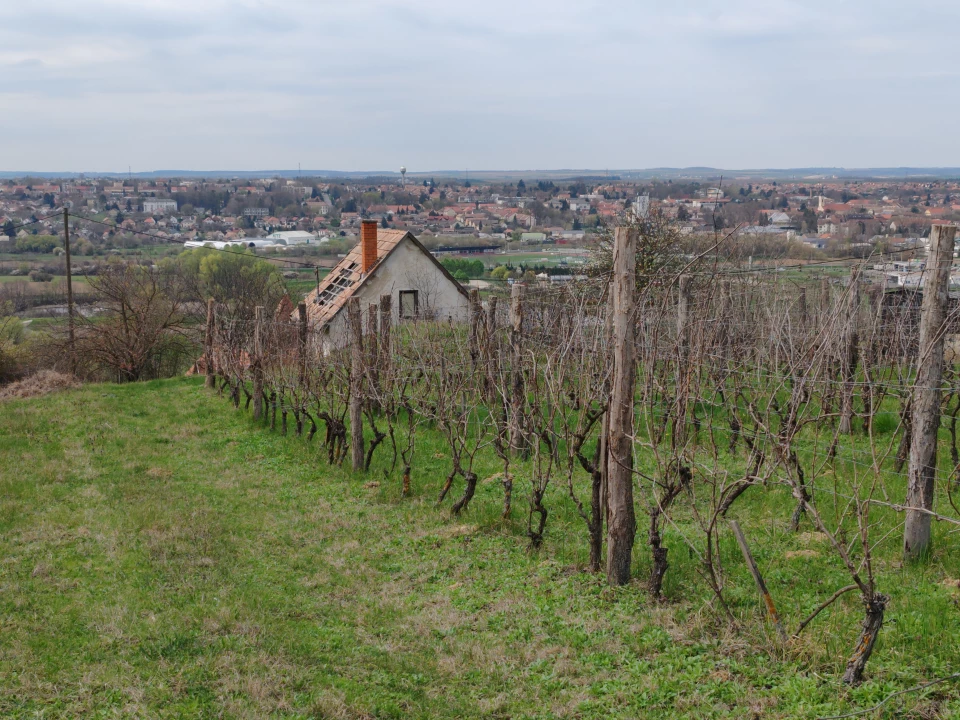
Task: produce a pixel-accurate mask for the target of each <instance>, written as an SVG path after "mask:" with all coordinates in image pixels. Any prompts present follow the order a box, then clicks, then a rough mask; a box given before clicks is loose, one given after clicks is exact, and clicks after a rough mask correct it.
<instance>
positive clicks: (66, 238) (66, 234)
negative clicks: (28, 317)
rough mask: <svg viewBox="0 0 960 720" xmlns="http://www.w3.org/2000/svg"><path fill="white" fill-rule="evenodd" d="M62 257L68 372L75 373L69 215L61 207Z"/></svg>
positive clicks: (75, 350)
mask: <svg viewBox="0 0 960 720" xmlns="http://www.w3.org/2000/svg"><path fill="white" fill-rule="evenodd" d="M63 256H64V258H65V259H66V261H67V337H68V338H69V343H70V372H71V373H73V374H76V372H77V348H76V337H75V324H74V318H73V275H72V273H71V269H70V213H69V212H68V210H67V206H66V205H64V206H63Z"/></svg>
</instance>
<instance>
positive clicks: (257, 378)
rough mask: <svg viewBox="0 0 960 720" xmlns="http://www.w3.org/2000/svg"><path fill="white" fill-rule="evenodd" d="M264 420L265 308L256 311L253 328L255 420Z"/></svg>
mask: <svg viewBox="0 0 960 720" xmlns="http://www.w3.org/2000/svg"><path fill="white" fill-rule="evenodd" d="M262 418H263V307H262V306H260V305H258V306H257V307H256V309H255V310H254V326H253V419H254V420H260V419H262Z"/></svg>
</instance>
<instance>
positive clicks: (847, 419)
mask: <svg viewBox="0 0 960 720" xmlns="http://www.w3.org/2000/svg"><path fill="white" fill-rule="evenodd" d="M951 257H952V255H951ZM859 301H860V266H859V265H855V266H853V267H852V268H850V288H849V294H848V295H847V317H846V324H845V325H844V330H843V349H842V350H841V352H842V353H843V354H842V355H841V357H840V372H841V374H842V376H843V390H842V392H843V394H842V396H841V398H840V427H839V428H838V430H839V432H840V433H842V434H843V435H849V434H850V430H851V426H852V422H853V381H854V377H855V375H856V372H857V309H858V307H859V305H860V302H859Z"/></svg>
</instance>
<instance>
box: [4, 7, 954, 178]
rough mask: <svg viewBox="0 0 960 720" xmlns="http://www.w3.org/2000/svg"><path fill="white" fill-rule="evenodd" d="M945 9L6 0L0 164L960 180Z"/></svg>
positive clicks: (950, 32)
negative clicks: (886, 172) (789, 171)
mask: <svg viewBox="0 0 960 720" xmlns="http://www.w3.org/2000/svg"><path fill="white" fill-rule="evenodd" d="M958 27H960V3H958V2H956V0H911V1H910V2H903V0H809V1H803V2H800V1H793V0H723V1H720V0H671V1H669V2H668V1H666V0H662V1H660V2H649V1H647V0H604V1H594V0H579V2H557V0H482V1H480V0H336V1H335V2H332V1H329V0H45V1H44V2H42V3H41V2H29V1H27V0H0V170H4V171H19V170H24V171H26V170H34V171H89V172H94V171H104V172H106V171H126V170H127V168H128V167H129V168H131V169H133V170H134V171H135V172H143V171H152V170H164V169H183V170H214V169H216V170H226V169H234V170H258V169H295V168H296V167H297V166H298V164H299V165H300V166H302V167H303V168H304V169H316V170H320V169H323V170H349V171H376V170H395V169H398V168H399V167H400V166H401V165H405V166H406V167H407V168H409V170H410V171H411V172H421V171H432V170H458V171H459V170H464V171H466V170H471V169H472V170H533V169H559V168H593V169H627V168H652V167H688V166H710V167H717V168H728V169H735V168H784V167H848V168H859V167H895V166H914V167H917V166H928V167H932V166H937V167H943V166H960V133H958V131H957V127H958V124H957V119H958V117H960V115H958V110H960V92H958V91H960V82H958V73H960V62H958V61H960V43H958V42H957V40H956V29H957V28H958Z"/></svg>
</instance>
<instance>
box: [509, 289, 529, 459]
mask: <svg viewBox="0 0 960 720" xmlns="http://www.w3.org/2000/svg"><path fill="white" fill-rule="evenodd" d="M510 349H511V353H512V357H513V382H512V392H511V397H510V409H511V411H510V428H509V430H510V446H511V447H512V448H513V450H514V451H515V452H521V451H523V450H525V449H526V442H525V440H524V438H523V406H524V405H525V402H526V387H525V383H524V377H523V367H522V365H523V285H521V284H520V283H514V285H513V288H512V289H511V291H510Z"/></svg>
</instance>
